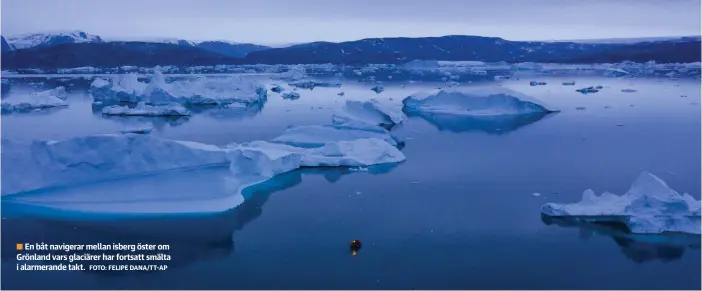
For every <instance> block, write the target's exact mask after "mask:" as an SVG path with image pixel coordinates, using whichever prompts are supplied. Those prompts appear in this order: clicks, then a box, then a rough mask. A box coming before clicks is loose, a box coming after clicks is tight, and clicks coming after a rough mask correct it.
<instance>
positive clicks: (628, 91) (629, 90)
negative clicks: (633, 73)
mask: <svg viewBox="0 0 702 291" xmlns="http://www.w3.org/2000/svg"><path fill="white" fill-rule="evenodd" d="M622 92H624V93H634V92H636V90H634V89H622Z"/></svg>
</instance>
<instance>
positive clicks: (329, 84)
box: [289, 80, 341, 90]
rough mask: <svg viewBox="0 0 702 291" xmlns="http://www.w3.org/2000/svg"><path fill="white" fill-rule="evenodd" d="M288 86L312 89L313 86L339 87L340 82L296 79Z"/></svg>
mask: <svg viewBox="0 0 702 291" xmlns="http://www.w3.org/2000/svg"><path fill="white" fill-rule="evenodd" d="M289 85H290V86H293V87H297V88H302V89H310V90H312V89H314V88H315V87H341V83H339V82H336V83H332V82H324V81H316V80H303V81H296V82H292V83H290V84H289Z"/></svg>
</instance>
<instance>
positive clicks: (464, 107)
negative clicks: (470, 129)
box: [402, 87, 557, 116]
mask: <svg viewBox="0 0 702 291" xmlns="http://www.w3.org/2000/svg"><path fill="white" fill-rule="evenodd" d="M402 104H403V105H404V107H403V111H405V112H406V113H415V114H418V113H421V114H450V115H471V116H499V115H517V114H533V113H550V112H556V111H557V110H554V109H549V108H548V107H547V106H546V105H545V104H543V103H542V102H541V101H539V100H536V99H534V98H532V97H529V96H527V95H524V94H521V93H518V92H515V91H512V90H509V89H506V88H502V87H487V88H463V89H450V90H439V91H438V92H436V93H429V94H427V93H417V94H414V95H412V96H408V97H407V98H405V99H404V100H402Z"/></svg>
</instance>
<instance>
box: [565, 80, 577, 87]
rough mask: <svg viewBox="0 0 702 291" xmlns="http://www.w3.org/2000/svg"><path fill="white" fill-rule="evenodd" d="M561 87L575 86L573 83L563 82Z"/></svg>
mask: <svg viewBox="0 0 702 291" xmlns="http://www.w3.org/2000/svg"><path fill="white" fill-rule="evenodd" d="M563 86H575V81H567V82H563Z"/></svg>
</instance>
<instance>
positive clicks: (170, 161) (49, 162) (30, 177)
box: [0, 134, 228, 195]
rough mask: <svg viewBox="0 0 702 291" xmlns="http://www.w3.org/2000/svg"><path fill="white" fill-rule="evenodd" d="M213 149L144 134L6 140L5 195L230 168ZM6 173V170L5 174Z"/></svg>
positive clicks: (217, 150)
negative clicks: (188, 170) (213, 167)
mask: <svg viewBox="0 0 702 291" xmlns="http://www.w3.org/2000/svg"><path fill="white" fill-rule="evenodd" d="M225 152H226V151H225V150H224V149H222V148H219V147H217V146H213V145H206V144H201V143H196V142H189V141H176V140H168V139H162V138H159V137H155V136H152V135H144V134H100V135H89V136H83V137H77V138H72V139H67V140H63V141H34V142H31V143H20V142H16V141H13V140H9V139H2V164H3V165H11V167H10V168H11V170H6V171H3V173H2V177H0V179H2V194H3V195H5V194H12V193H17V192H22V191H29V190H35V189H40V188H46V187H53V186H64V185H73V184H80V183H86V182H92V181H99V180H104V179H112V178H120V177H126V176H132V175H141V174H145V173H150V172H158V171H164V170H174V169H181V168H191V167H200V166H207V165H215V164H226V163H227V162H228V159H227V157H226V153H225ZM6 169H8V168H6Z"/></svg>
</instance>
